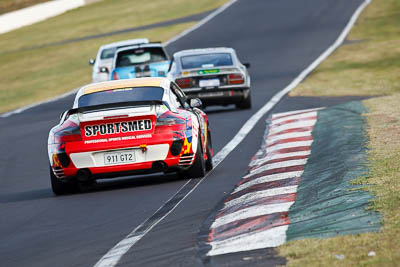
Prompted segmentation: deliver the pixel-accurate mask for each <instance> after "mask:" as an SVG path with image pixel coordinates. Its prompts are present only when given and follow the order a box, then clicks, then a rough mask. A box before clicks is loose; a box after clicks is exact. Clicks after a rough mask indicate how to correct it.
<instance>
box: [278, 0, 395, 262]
mask: <svg viewBox="0 0 400 267" xmlns="http://www.w3.org/2000/svg"><path fill="white" fill-rule="evenodd" d="M399 27H400V1H398V0H373V2H372V4H371V5H370V6H369V7H368V8H367V9H366V10H365V11H364V13H363V14H362V16H361V17H360V19H359V20H358V22H357V24H356V26H355V27H354V29H353V30H352V32H351V34H350V36H349V40H353V41H355V40H360V42H350V44H346V45H343V46H342V47H341V48H339V49H338V50H337V51H336V52H335V53H334V54H333V55H332V56H331V57H329V58H328V59H327V60H326V61H325V62H324V63H323V64H322V65H321V66H320V67H318V68H317V70H316V71H315V72H314V73H313V74H312V75H311V76H310V77H309V78H308V79H307V80H306V81H305V82H304V83H302V84H301V85H300V86H299V87H297V88H296V89H295V90H294V91H293V92H292V93H291V95H292V96H297V95H307V96H340V95H372V96H374V95H375V96H382V95H385V96H384V97H376V98H372V99H369V100H366V101H364V104H365V105H366V106H367V107H368V108H369V110H370V112H369V113H367V114H365V116H366V118H367V121H368V130H367V131H368V132H367V134H368V136H369V145H368V146H369V152H368V159H369V164H370V173H369V175H368V176H367V177H361V178H359V179H357V180H356V181H354V182H355V183H357V184H365V185H366V186H365V190H368V191H370V192H371V193H372V194H374V195H375V196H376V198H375V200H374V201H373V202H372V203H371V207H370V208H371V209H374V210H377V211H379V212H380V213H381V214H382V215H383V218H384V221H383V227H382V229H381V231H380V232H379V233H368V234H359V235H347V236H338V237H335V238H329V239H306V240H299V241H293V242H289V243H287V244H285V245H283V246H281V247H280V248H279V254H280V255H281V256H284V257H287V258H288V260H289V261H288V265H290V266H398V264H399V262H400V253H399V248H398V240H400V212H399V207H400V174H399V170H400V109H399V107H398V103H400V76H399V75H398V73H400V57H399V56H400V35H399V34H398V29H399ZM371 251H373V252H375V254H376V256H368V254H369V253H370V252H371ZM337 255H344V259H338V258H337V257H336V256H337ZM339 258H340V256H339Z"/></svg>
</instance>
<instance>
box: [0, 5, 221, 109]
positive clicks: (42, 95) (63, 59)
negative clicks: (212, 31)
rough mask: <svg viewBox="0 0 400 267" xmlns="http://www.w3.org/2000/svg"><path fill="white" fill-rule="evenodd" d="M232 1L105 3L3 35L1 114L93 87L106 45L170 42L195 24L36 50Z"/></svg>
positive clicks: (215, 6) (211, 7) (0, 44)
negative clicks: (95, 64) (93, 61)
mask: <svg viewBox="0 0 400 267" xmlns="http://www.w3.org/2000/svg"><path fill="white" fill-rule="evenodd" d="M225 2H226V0H218V1H215V0H170V1H164V0H153V1H138V0H104V1H101V2H97V3H94V4H91V5H88V6H84V7H81V8H78V9H76V10H72V11H69V12H67V13H65V14H63V15H60V16H58V17H55V18H52V19H49V20H46V21H44V22H40V23H37V24H34V25H31V26H29V27H24V28H21V29H19V30H16V31H13V32H9V33H6V34H3V35H0V51H1V52H0V62H2V63H0V80H1V81H2V83H1V86H0V103H1V105H0V113H2V112H6V111H9V110H12V109H15V108H18V107H21V106H24V105H27V104H31V103H34V102H37V101H40V100H44V99H48V98H51V97H54V96H56V95H59V94H62V93H65V92H67V91H70V90H72V89H74V88H77V87H79V86H82V85H83V84H86V83H88V82H90V81H91V67H90V66H89V65H88V59H89V58H92V57H94V56H95V55H96V53H97V49H98V48H99V46H101V45H102V44H105V43H109V42H114V41H118V40H125V39H131V38H141V37H147V38H149V39H150V40H155V41H166V40H168V39H169V38H171V37H173V36H174V35H176V34H178V33H180V32H182V31H183V30H185V29H187V28H188V27H190V26H191V25H193V23H185V24H179V25H173V26H168V27H163V28H157V29H152V30H147V31H141V32H132V33H127V34H122V35H115V36H111V37H104V38H100V39H94V40H88V41H84V42H78V43H70V44H64V45H58V46H50V47H43V48H32V47H38V46H40V45H45V44H48V43H51V42H57V41H62V40H66V39H70V38H77V37H83V36H87V35H93V34H100V33H105V32H109V31H113V30H119V29H124V28H129V27H135V26H141V25H146V24H150V23H155V22H161V21H165V20H170V19H174V18H179V17H184V16H188V15H191V14H196V13H199V12H204V11H207V10H211V9H215V8H217V7H218V6H220V5H222V4H223V3H225Z"/></svg>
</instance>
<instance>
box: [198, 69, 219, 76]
mask: <svg viewBox="0 0 400 267" xmlns="http://www.w3.org/2000/svg"><path fill="white" fill-rule="evenodd" d="M197 73H198V74H201V75H204V74H215V73H219V69H211V70H198V71H197Z"/></svg>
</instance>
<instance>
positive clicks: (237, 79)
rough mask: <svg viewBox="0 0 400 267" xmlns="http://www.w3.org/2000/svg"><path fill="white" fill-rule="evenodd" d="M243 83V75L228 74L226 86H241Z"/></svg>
mask: <svg viewBox="0 0 400 267" xmlns="http://www.w3.org/2000/svg"><path fill="white" fill-rule="evenodd" d="M242 83H244V78H243V75H241V74H229V75H228V84H242Z"/></svg>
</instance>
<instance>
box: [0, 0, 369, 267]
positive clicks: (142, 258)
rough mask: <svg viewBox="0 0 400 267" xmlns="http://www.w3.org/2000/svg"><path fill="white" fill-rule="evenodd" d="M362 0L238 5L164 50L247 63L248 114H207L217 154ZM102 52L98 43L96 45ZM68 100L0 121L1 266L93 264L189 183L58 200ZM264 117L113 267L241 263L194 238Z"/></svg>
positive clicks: (240, 170)
mask: <svg viewBox="0 0 400 267" xmlns="http://www.w3.org/2000/svg"><path fill="white" fill-rule="evenodd" d="M362 2H363V1H362V0H324V1H321V0H297V1H293V0H291V1H290V0H280V1H265V0H239V1H237V2H236V3H235V4H233V5H232V6H230V7H229V8H228V9H227V10H225V11H224V12H223V13H221V14H219V15H218V16H217V17H215V18H214V19H212V20H210V21H209V22H208V23H206V24H205V25H203V26H202V27H200V28H199V29H197V30H195V31H193V32H191V33H190V34H188V35H186V36H184V37H183V38H181V39H179V40H177V41H176V42H174V43H172V44H170V45H169V46H168V47H167V49H168V52H170V53H172V52H175V51H177V50H180V49H186V48H199V47H200V48H201V47H210V46H231V47H234V48H235V49H236V50H237V52H238V55H239V57H240V59H241V60H242V62H250V63H251V69H250V74H251V77H252V99H253V108H252V109H251V110H235V109H234V108H233V106H228V107H210V108H209V109H207V110H206V112H207V114H208V116H209V119H210V126H211V128H212V138H213V146H214V151H215V152H218V151H219V150H220V149H221V148H222V147H223V146H224V145H226V144H227V143H228V142H229V141H230V140H231V139H232V137H233V136H234V135H235V134H236V133H237V131H238V130H239V129H240V128H241V126H242V125H243V124H244V123H245V122H246V121H247V120H248V119H249V118H250V117H251V115H252V114H254V113H255V112H256V111H257V110H258V109H259V108H260V107H262V106H263V105H264V104H265V103H266V102H267V101H268V100H269V99H270V98H271V97H272V96H273V95H274V94H275V93H276V92H278V91H279V90H281V89H282V88H284V87H285V86H287V85H288V84H289V83H290V82H291V81H292V80H293V79H294V78H295V77H296V76H297V75H298V74H299V73H300V72H301V71H302V70H303V69H304V68H306V67H307V66H308V65H309V64H310V63H311V62H313V61H314V60H315V59H316V58H317V57H318V56H319V55H320V54H321V53H323V52H324V51H325V50H326V49H327V47H329V46H330V45H331V44H332V43H333V42H334V41H335V40H336V38H337V37H338V35H339V34H340V33H341V32H342V30H343V28H344V27H345V25H346V24H347V23H348V21H349V19H350V17H351V16H352V15H353V13H354V11H355V10H356V9H357V8H358V6H359V5H360V4H361V3H362ZM99 45H101V44H99ZM72 100H73V97H72V96H69V97H66V98H63V99H61V100H58V101H56V102H51V103H47V104H43V105H40V106H38V107H35V108H32V109H29V110H27V111H25V112H23V113H21V114H16V115H12V116H10V117H7V118H0V129H1V131H0V147H1V154H0V214H1V216H0V265H1V266H51V267H52V266H93V265H95V264H96V262H97V261H98V260H99V259H100V258H101V257H102V256H103V255H104V254H105V253H106V252H107V251H108V250H109V249H111V248H112V247H113V246H114V245H115V244H116V243H118V242H119V241H120V240H122V239H123V238H124V237H125V236H126V235H127V234H128V233H130V232H131V231H132V230H133V229H134V228H135V227H137V226H138V225H140V224H141V223H143V222H144V221H145V220H146V219H147V218H149V217H150V216H152V214H153V213H154V212H155V211H156V210H157V209H159V208H160V207H161V206H162V205H163V204H164V203H165V202H166V201H167V200H168V199H169V198H170V197H171V196H173V195H174V194H175V193H176V192H177V190H179V188H181V187H182V186H183V185H184V184H185V183H186V182H187V181H186V180H176V178H175V176H174V175H169V176H159V175H152V176H151V177H148V176H147V177H136V178H133V179H121V180H117V181H107V182H103V183H101V184H99V185H98V186H97V188H96V189H95V190H93V191H91V192H89V193H82V194H75V195H69V196H63V197H55V196H54V195H53V194H52V192H51V189H50V182H49V174H48V172H49V169H48V159H47V152H46V149H47V147H46V144H47V135H48V131H49V129H50V128H51V127H52V126H53V125H55V124H56V123H57V122H58V117H59V114H60V113H61V112H62V111H64V110H66V109H68V108H70V106H71V105H72ZM342 100H346V99H336V98H335V99H319V98H294V99H290V98H286V99H284V100H283V101H282V102H281V103H279V104H278V106H277V107H276V108H275V109H274V111H279V112H282V111H289V110H295V109H307V108H313V107H320V106H328V105H331V104H336V103H338V102H340V101H342ZM264 130H265V119H262V120H261V121H260V122H259V123H257V125H256V126H255V128H254V129H253V130H252V131H251V132H250V133H249V135H248V136H247V137H246V138H245V139H244V141H243V142H242V143H241V144H239V145H238V146H237V147H236V148H235V149H234V150H233V152H232V153H231V154H229V155H228V157H227V158H226V159H225V160H224V161H223V162H222V163H221V164H220V165H219V166H218V167H217V168H216V169H215V170H214V171H213V172H212V173H211V174H210V175H209V176H208V177H207V178H206V179H205V180H204V181H203V182H202V183H201V184H200V185H199V186H198V187H197V188H196V189H195V190H194V191H193V192H192V193H191V194H190V195H189V196H188V197H187V198H186V199H184V201H183V202H182V203H181V204H180V205H179V206H178V207H177V208H176V209H175V210H174V211H173V212H172V213H171V214H169V215H168V216H167V217H166V218H165V219H163V220H162V221H161V222H160V223H159V224H158V225H156V226H155V227H154V228H153V229H152V230H151V231H150V232H149V233H147V234H146V235H145V236H144V237H143V238H142V239H141V240H140V241H139V242H138V243H137V244H136V245H135V246H133V247H132V248H131V249H130V250H129V251H128V253H127V254H126V255H124V257H123V258H122V259H121V261H120V262H119V264H118V266H191V265H208V264H210V265H218V266H224V265H227V266H241V265H243V266H245V265H246V264H248V262H246V261H243V257H244V256H243V255H241V254H240V253H239V254H237V255H235V254H232V255H227V256H219V257H215V258H212V259H207V258H204V257H203V255H202V252H201V251H199V249H198V243H197V242H198V239H199V233H201V232H202V227H204V224H205V222H207V220H208V217H209V216H210V215H212V214H213V212H214V211H215V210H216V208H217V207H219V205H221V201H222V200H223V197H224V196H225V195H226V194H229V193H230V191H231V190H232V189H233V187H234V186H235V185H236V184H237V183H238V181H239V180H240V178H241V177H242V176H244V175H245V174H246V172H247V169H248V168H247V166H248V164H249V162H250V158H251V157H252V156H253V155H254V154H255V152H256V151H257V150H258V148H259V147H260V144H261V138H262V136H263V133H264ZM250 254H251V255H253V256H257V257H259V258H258V262H254V263H253V264H252V266H254V265H257V264H259V265H260V266H266V265H274V264H282V263H284V260H283V259H279V258H276V257H275V256H274V251H273V250H272V249H266V250H263V251H261V252H260V251H259V252H257V251H255V252H250V253H247V254H245V255H250Z"/></svg>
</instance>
